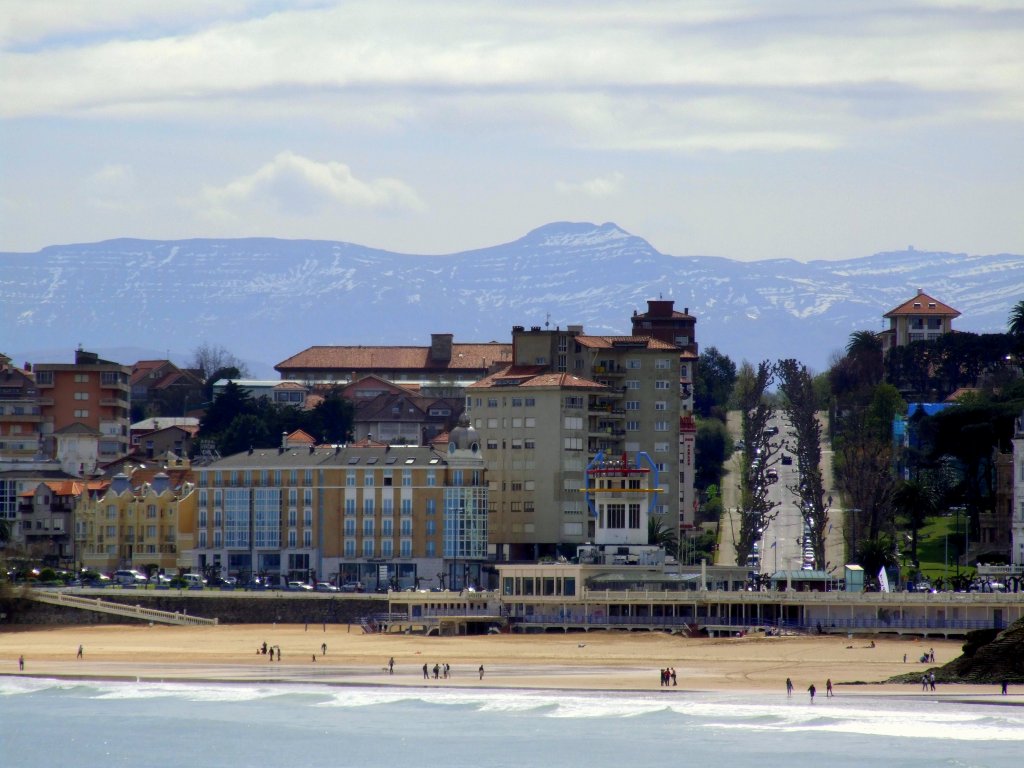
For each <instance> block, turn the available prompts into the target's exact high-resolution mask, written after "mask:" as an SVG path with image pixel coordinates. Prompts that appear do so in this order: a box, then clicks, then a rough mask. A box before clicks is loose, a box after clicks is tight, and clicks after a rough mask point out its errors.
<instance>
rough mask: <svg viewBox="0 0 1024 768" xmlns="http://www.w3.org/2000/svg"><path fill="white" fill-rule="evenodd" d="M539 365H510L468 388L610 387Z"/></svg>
mask: <svg viewBox="0 0 1024 768" xmlns="http://www.w3.org/2000/svg"><path fill="white" fill-rule="evenodd" d="M544 371H545V369H544V368H543V367H539V366H522V365H521V366H509V367H508V368H505V369H503V370H501V371H497V372H496V373H492V374H491V375H490V376H485V377H484V378H482V379H480V381H475V382H473V383H472V384H470V385H469V386H468V387H467V389H492V388H495V389H500V388H507V387H563V388H567V389H608V387H606V386H605V385H604V384H599V383H598V382H596V381H591V380H590V379H582V378H580V377H579V376H573V375H572V374H571V373H544Z"/></svg>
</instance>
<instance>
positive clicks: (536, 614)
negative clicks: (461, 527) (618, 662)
mask: <svg viewBox="0 0 1024 768" xmlns="http://www.w3.org/2000/svg"><path fill="white" fill-rule="evenodd" d="M497 569H498V573H499V584H501V589H500V590H499V592H497V593H484V594H483V595H481V594H479V593H477V594H474V595H472V596H470V595H466V596H465V598H464V599H465V602H466V604H467V605H468V603H469V601H470V600H472V601H473V602H474V604H477V605H486V608H485V609H484V608H474V611H475V614H476V616H478V617H479V619H480V620H481V621H483V620H485V619H486V620H487V621H492V622H495V617H498V621H497V622H495V623H500V624H501V625H502V626H503V627H505V628H508V629H511V630H513V631H566V632H567V631H591V630H596V629H620V630H661V631H673V632H680V633H684V634H696V633H703V632H707V633H709V634H731V633H735V632H744V631H757V630H762V629H763V630H769V631H779V632H806V633H819V632H820V633H824V634H848V633H860V634H877V633H892V634H901V635H902V634H911V635H925V636H929V635H931V636H945V637H949V636H962V635H964V634H966V633H967V632H969V631H972V630H975V629H988V628H1002V627H1005V626H1008V625H1009V624H1010V623H1012V622H1013V621H1016V620H1017V619H1019V618H1021V617H1022V616H1024V594H1012V593H1009V594H1007V593H1002V594H1000V593H953V592H940V593H934V594H932V593H920V592H869V593H863V592H860V593H855V592H844V591H838V590H837V591H824V592H822V591H810V590H807V591H797V590H795V589H793V590H781V591H771V590H768V591H757V592H754V591H747V590H743V589H740V590H725V589H709V588H708V587H709V586H710V583H711V582H712V576H711V572H712V569H711V568H705V569H703V573H701V572H698V573H696V574H685V573H680V574H676V575H673V574H665V573H664V572H659V569H657V568H653V567H650V568H649V567H637V566H613V565H606V566H588V565H580V564H574V563H540V564H535V565H533V564H531V565H527V564H508V565H505V564H499V565H498V566H497ZM462 599H463V598H462V596H459V599H456V598H455V596H454V595H453V596H452V597H451V599H448V600H445V601H442V600H441V599H440V598H439V597H438V596H437V594H436V593H416V592H403V593H392V594H391V595H389V610H390V612H391V613H392V614H393V615H395V616H399V617H403V618H407V619H408V618H412V617H413V616H414V615H415V617H416V618H417V619H420V620H421V621H428V622H429V621H432V620H434V619H439V618H442V617H444V618H446V619H447V620H449V621H452V620H454V619H456V618H457V617H458V616H459V615H460V613H464V614H466V615H470V612H469V610H468V608H467V607H466V606H464V605H462V603H461V602H460V600H462ZM442 603H443V605H442Z"/></svg>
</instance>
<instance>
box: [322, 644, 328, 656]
mask: <svg viewBox="0 0 1024 768" xmlns="http://www.w3.org/2000/svg"><path fill="white" fill-rule="evenodd" d="M320 655H321V656H326V655H327V643H321V644H320Z"/></svg>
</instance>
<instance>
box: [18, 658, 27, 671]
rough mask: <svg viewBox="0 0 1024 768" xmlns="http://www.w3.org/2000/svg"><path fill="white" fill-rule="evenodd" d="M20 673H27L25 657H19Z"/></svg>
mask: <svg viewBox="0 0 1024 768" xmlns="http://www.w3.org/2000/svg"><path fill="white" fill-rule="evenodd" d="M18 671H19V672H24V671H25V657H24V656H19V657H18Z"/></svg>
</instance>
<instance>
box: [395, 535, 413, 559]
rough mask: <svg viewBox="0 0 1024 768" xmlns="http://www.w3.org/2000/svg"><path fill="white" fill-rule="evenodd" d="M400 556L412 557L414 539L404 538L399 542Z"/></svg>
mask: <svg viewBox="0 0 1024 768" xmlns="http://www.w3.org/2000/svg"><path fill="white" fill-rule="evenodd" d="M398 546H399V550H398V556H399V557H412V540H411V539H402V541H401V542H400V543H399V545H398Z"/></svg>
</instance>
